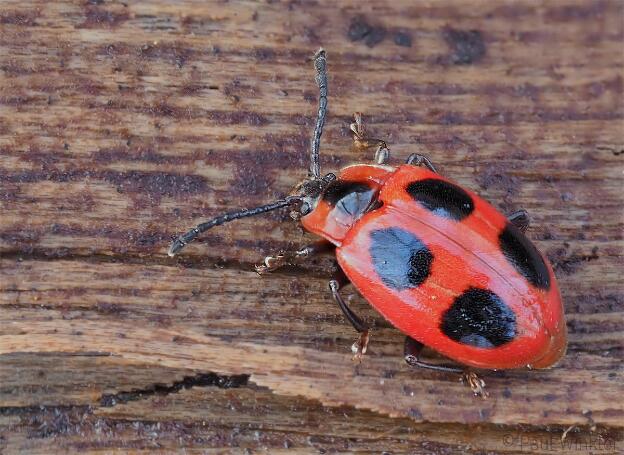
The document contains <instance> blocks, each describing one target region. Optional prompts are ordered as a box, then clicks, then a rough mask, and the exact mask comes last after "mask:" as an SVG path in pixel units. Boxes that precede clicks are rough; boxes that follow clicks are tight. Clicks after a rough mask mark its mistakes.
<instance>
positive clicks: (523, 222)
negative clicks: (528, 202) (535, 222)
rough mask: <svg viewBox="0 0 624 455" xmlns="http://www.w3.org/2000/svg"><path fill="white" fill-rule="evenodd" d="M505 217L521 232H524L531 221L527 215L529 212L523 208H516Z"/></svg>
mask: <svg viewBox="0 0 624 455" xmlns="http://www.w3.org/2000/svg"><path fill="white" fill-rule="evenodd" d="M507 219H508V220H509V222H510V223H511V224H513V225H514V226H516V227H517V228H518V229H520V231H521V232H526V230H527V228H528V227H529V224H530V223H531V217H529V213H528V212H527V211H526V210H524V209H520V210H516V211H515V212H513V213H512V214H511V215H509V216H508V217H507Z"/></svg>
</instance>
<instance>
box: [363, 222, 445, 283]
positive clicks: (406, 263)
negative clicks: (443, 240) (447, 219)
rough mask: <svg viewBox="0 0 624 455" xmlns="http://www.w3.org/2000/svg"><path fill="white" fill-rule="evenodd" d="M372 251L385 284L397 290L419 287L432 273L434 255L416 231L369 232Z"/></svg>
mask: <svg viewBox="0 0 624 455" xmlns="http://www.w3.org/2000/svg"><path fill="white" fill-rule="evenodd" d="M370 239H371V244H370V248H369V252H370V255H371V258H372V261H373V265H374V267H375V271H376V272H377V274H378V275H379V277H380V278H381V281H383V283H384V284H385V285H386V286H388V287H390V288H393V289H396V290H399V291H401V290H404V289H410V288H416V287H418V286H420V285H421V284H423V282H424V281H425V280H426V279H427V277H428V276H429V274H430V273H431V263H432V262H433V254H432V253H431V251H429V248H427V246H426V245H425V244H424V243H423V242H422V241H421V240H420V239H419V238H418V237H416V236H415V235H414V234H412V233H411V232H409V231H406V230H404V229H401V228H386V229H378V230H376V231H372V232H371V233H370Z"/></svg>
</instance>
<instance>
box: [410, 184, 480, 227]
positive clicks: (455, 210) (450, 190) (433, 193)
mask: <svg viewBox="0 0 624 455" xmlns="http://www.w3.org/2000/svg"><path fill="white" fill-rule="evenodd" d="M405 191H407V193H408V194H409V195H410V196H411V197H412V198H413V199H414V200H415V201H416V202H418V203H419V204H421V205H422V206H423V207H425V208H426V209H427V210H430V211H431V212H433V213H434V214H436V215H438V216H442V217H444V218H450V219H452V220H456V221H460V220H463V219H464V218H466V217H467V216H468V215H470V214H471V213H472V211H473V210H474V202H473V201H472V198H471V197H470V195H469V194H468V193H466V192H465V191H464V190H462V189H461V188H460V187H458V186H457V185H453V184H452V183H448V182H445V181H444V180H438V179H424V180H416V181H415V182H412V183H410V184H409V185H407V187H406V188H405Z"/></svg>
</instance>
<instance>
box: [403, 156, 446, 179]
mask: <svg viewBox="0 0 624 455" xmlns="http://www.w3.org/2000/svg"><path fill="white" fill-rule="evenodd" d="M405 164H410V165H412V166H425V167H426V168H427V169H429V170H430V171H431V172H435V173H436V174H437V172H438V171H436V168H435V166H434V165H433V163H432V162H431V160H430V159H429V158H427V157H426V156H425V155H421V154H420V153H412V154H411V155H410V156H408V157H407V160H406V161H405Z"/></svg>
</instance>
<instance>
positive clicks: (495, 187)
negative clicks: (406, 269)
mask: <svg viewBox="0 0 624 455" xmlns="http://www.w3.org/2000/svg"><path fill="white" fill-rule="evenodd" d="M623 14H624V8H623V6H622V3H621V2H619V1H617V0H613V1H568V0H565V1H564V0H553V1H545V2H534V1H529V0H526V1H518V2H513V3H512V2H488V1H485V0H479V1H468V0H455V1H451V0H444V1H439V2H419V3H413V2H404V1H393V2H390V1H387V2H375V4H374V5H372V4H371V5H363V4H362V2H340V3H339V4H335V3H329V2H324V1H323V2H316V3H315V2H310V3H308V2H266V3H262V2H238V1H235V2H205V1H179V2H174V3H172V2H166V1H156V0H155V1H149V2H129V3H122V2H115V1H105V2H102V1H57V2H44V1H28V2H17V1H14V0H8V1H6V0H5V1H3V2H2V4H0V319H1V323H0V453H18V452H24V453H50V452H58V451H66V452H83V453H84V452H87V453H102V452H113V451H115V450H123V451H135V452H136V453H139V452H143V451H146V452H147V451H153V450H161V451H165V452H169V451H175V450H183V449H184V450H187V451H188V452H193V451H197V452H198V453H205V451H215V452H216V451H220V450H221V451H232V452H237V451H244V450H245V449H248V450H252V451H264V452H270V453H279V452H280V451H287V450H293V449H296V450H297V451H299V452H302V453H307V452H310V453H319V452H323V451H330V452H339V451H346V452H374V453H379V452H381V451H388V452H392V453H484V452H494V453H523V452H527V451H530V450H533V449H535V450H534V451H535V452H537V453H540V452H541V453H552V452H553V451H559V452H562V453H564V452H570V453H587V452H589V451H591V450H593V451H594V452H595V453H618V451H620V450H622V447H624V445H623V444H624V435H623V427H624V425H623V422H624V409H623V406H622V400H621V395H622V392H623V391H624V390H623V389H624V387H623V382H622V374H623V373H622V366H621V365H622V357H623V352H624V350H623V349H622V348H623V346H622V337H623V335H624V323H623V317H622V316H623V314H624V309H623V306H624V292H623V288H622V280H621V273H622V272H621V271H622V266H623V265H624V264H623V262H624V261H623V257H624V255H623V252H624V248H623V247H624V245H623V238H622V232H623V225H624V219H623V217H622V208H623V202H624V196H622V190H621V188H622V171H623V170H624V166H623V162H622V160H623V159H624V135H623V133H622V132H623V131H624V103H623V98H622V92H623V82H622V81H623V68H624V56H623V54H622V52H621V49H622V42H623V40H624V26H623V21H622V15H623ZM320 46H323V47H324V48H325V49H326V50H327V51H328V57H329V70H330V81H329V82H330V87H329V88H330V100H329V106H330V108H329V109H330V112H329V117H328V124H327V127H326V130H325V134H324V136H323V143H322V165H323V169H324V170H326V171H329V170H336V169H338V168H339V167H341V166H344V165H347V164H349V163H354V162H358V161H363V160H368V159H370V158H371V157H363V156H360V155H359V154H358V153H356V152H355V151H354V150H353V148H352V147H351V137H350V134H349V130H348V124H349V122H350V119H351V115H352V113H353V112H355V111H362V112H363V113H364V119H365V122H366V126H367V128H368V130H369V131H370V133H371V134H373V135H375V136H377V137H382V138H384V139H386V140H387V142H388V143H389V144H390V145H391V150H392V155H393V158H394V159H395V160H396V161H397V162H400V161H401V160H404V159H405V158H406V157H407V156H408V155H409V154H410V153H413V152H419V153H425V154H427V155H428V156H429V157H430V158H431V159H432V160H433V161H434V163H436V164H437V166H438V168H440V169H441V171H442V172H443V173H444V174H445V175H447V176H449V177H450V178H452V179H454V180H456V181H458V182H460V183H461V184H463V185H466V186H467V187H470V188H473V189H475V190H477V191H478V192H479V193H480V194H481V195H482V196H484V197H485V198H486V199H487V200H489V201H492V202H493V203H494V204H495V205H496V206H497V207H499V208H500V209H501V210H502V211H503V212H511V211H513V210H515V209H517V208H520V207H522V208H525V209H527V210H528V211H529V212H530V214H531V218H532V226H531V228H530V230H529V236H530V237H531V238H533V239H534V240H535V242H536V244H537V245H538V246H539V247H540V249H542V250H543V251H545V252H546V253H547V254H548V256H549V257H550V258H551V261H552V262H553V264H554V266H555V269H556V274H557V277H558V279H559V283H560V287H561V289H562V295H563V298H564V302H565V307H566V313H567V322H568V328H569V331H570V348H569V353H568V355H567V356H566V357H565V359H564V361H563V362H562V363H561V364H560V365H559V366H558V367H557V368H554V369H552V370H548V371H539V372H537V371H534V372H528V371H527V372H525V371H511V372H498V373H491V374H490V375H489V376H488V377H487V384H488V390H489V392H490V398H489V399H488V400H481V399H477V398H474V397H472V396H471V395H470V394H469V393H468V391H467V389H466V388H465V387H464V386H462V385H461V384H460V383H459V382H458V381H457V378H456V377H453V376H449V375H443V374H440V373H435V372H423V371H411V370H409V369H408V368H407V366H406V365H405V364H404V363H403V361H402V359H401V354H400V352H401V349H402V347H401V346H402V336H401V335H400V334H399V333H397V332H396V331H395V330H393V329H392V328H391V327H390V326H389V325H388V324H387V323H386V322H385V321H383V319H382V318H381V317H380V316H379V315H377V314H376V313H375V312H374V311H373V310H372V309H371V308H370V307H368V306H367V305H366V303H365V302H364V301H363V300H362V299H361V298H360V297H359V296H356V295H354V296H352V299H353V305H354V307H355V308H356V309H357V310H358V312H359V313H361V314H362V315H363V316H364V317H365V318H366V319H367V320H369V321H372V322H374V324H375V329H374V331H373V338H372V342H371V347H370V352H369V353H368V354H367V356H366V358H365V360H364V362H363V363H362V364H361V365H353V364H352V363H351V362H350V354H349V346H350V344H351V342H352V340H353V336H354V334H353V331H352V329H351V328H350V326H348V324H347V323H346V322H345V321H344V319H343V318H342V316H341V314H340V311H339V309H338V308H336V307H335V306H334V305H333V304H332V303H331V299H330V297H329V295H328V294H327V292H326V291H327V280H328V277H329V275H330V273H331V269H332V267H333V264H332V261H331V260H330V259H329V258H324V259H320V260H315V261H312V262H311V263H309V264H305V265H302V266H300V267H290V268H286V269H284V270H283V271H281V272H279V273H275V274H272V275H271V276H267V277H262V278H261V277H258V276H257V275H256V274H255V273H253V264H254V263H257V262H259V261H260V260H261V258H262V257H263V256H264V255H266V254H268V253H270V252H274V251H276V250H279V249H286V248H293V247H297V246H299V245H302V244H304V243H306V242H308V241H309V240H311V239H312V236H310V235H308V234H305V233H303V232H302V230H301V229H300V228H299V227H298V226H297V224H296V223H294V222H292V221H291V220H290V218H289V216H288V214H287V213H285V212H280V213H273V214H268V215H266V216H264V217H259V218H254V219H247V220H241V221H240V222H238V223H233V224H231V225H228V226H227V227H223V228H219V229H215V230H213V231H211V232H209V233H207V234H206V235H204V236H202V238H201V239H200V240H199V241H197V242H195V243H194V244H192V245H190V246H189V247H188V248H187V249H185V250H184V252H183V254H182V255H181V256H179V257H177V258H175V259H170V258H168V257H167V256H166V250H167V247H168V244H169V242H170V240H171V238H172V237H173V236H175V235H177V234H179V233H180V232H181V231H182V230H185V229H186V228H188V227H190V226H191V225H193V224H194V223H196V222H198V221H200V220H203V219H205V218H208V217H210V216H213V215H215V214H218V213H221V212H223V211H224V210H230V209H232V208H236V207H243V206H253V205H258V204H261V203H264V202H267V201H270V200H273V199H275V198H277V197H279V196H281V195H284V194H286V193H288V192H289V191H290V190H291V189H292V188H293V187H294V185H296V184H297V183H298V182H299V181H300V180H301V179H302V178H303V177H304V176H305V172H306V168H307V155H308V151H307V150H308V144H309V138H310V134H311V129H312V127H313V123H314V115H315V111H316V96H317V94H316V90H315V85H314V81H313V71H312V67H311V56H312V54H313V52H314V51H315V50H316V49H317V48H318V47H320ZM432 355H433V354H432ZM569 428H572V429H571V430H570V431H569V432H568V433H567V434H566V439H565V440H564V443H565V442H566V441H567V442H568V443H570V445H561V435H562V434H563V432H564V431H565V430H566V429H569ZM531 444H533V445H531ZM535 444H538V446H535ZM549 444H551V445H549ZM557 444H558V445H557ZM583 444H585V445H583ZM592 444H593V445H592ZM600 444H602V445H600Z"/></svg>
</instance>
